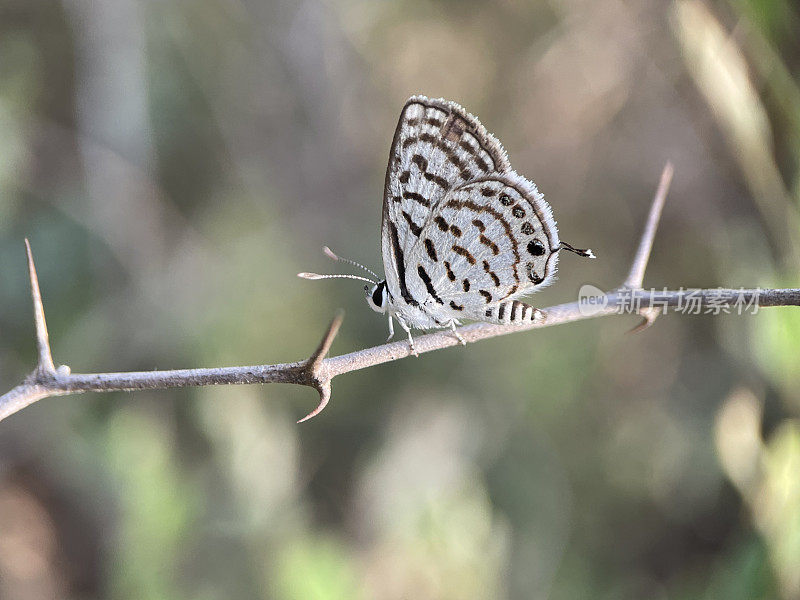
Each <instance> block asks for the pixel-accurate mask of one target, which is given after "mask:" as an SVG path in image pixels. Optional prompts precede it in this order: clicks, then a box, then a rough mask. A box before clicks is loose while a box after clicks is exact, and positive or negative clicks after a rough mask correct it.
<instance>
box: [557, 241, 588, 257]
mask: <svg viewBox="0 0 800 600" xmlns="http://www.w3.org/2000/svg"><path fill="white" fill-rule="evenodd" d="M558 249H559V250H569V251H570V252H574V253H575V254H577V255H578V256H585V257H586V258H597V257H596V256H595V255H594V252H592V249H591V248H575V247H574V246H571V245H570V244H568V243H567V242H561V243H560V244H559V245H558Z"/></svg>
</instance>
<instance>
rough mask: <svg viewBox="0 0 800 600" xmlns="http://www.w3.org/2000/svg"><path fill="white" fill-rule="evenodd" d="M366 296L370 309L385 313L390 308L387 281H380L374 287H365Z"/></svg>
mask: <svg viewBox="0 0 800 600" xmlns="http://www.w3.org/2000/svg"><path fill="white" fill-rule="evenodd" d="M364 294H365V295H366V298H367V304H369V307H370V308H371V309H372V310H374V311H375V312H378V313H385V312H386V310H387V309H388V307H389V293H388V291H387V289H386V280H384V281H379V282H378V283H377V284H375V285H373V286H372V287H370V286H368V285H365V286H364Z"/></svg>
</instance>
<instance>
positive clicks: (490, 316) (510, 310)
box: [486, 300, 541, 325]
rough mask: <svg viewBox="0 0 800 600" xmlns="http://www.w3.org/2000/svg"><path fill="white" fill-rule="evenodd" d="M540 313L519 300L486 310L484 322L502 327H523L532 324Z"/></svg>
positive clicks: (502, 303)
mask: <svg viewBox="0 0 800 600" xmlns="http://www.w3.org/2000/svg"><path fill="white" fill-rule="evenodd" d="M538 315H541V311H539V310H538V309H536V308H534V307H532V306H531V305H530V304H525V303H524V302H520V301H519V300H509V301H507V302H501V303H500V304H497V305H496V306H492V307H490V308H487V309H486V320H487V321H493V322H495V323H500V324H503V325H525V324H527V323H533V321H535V320H536V319H537V318H539V316H538Z"/></svg>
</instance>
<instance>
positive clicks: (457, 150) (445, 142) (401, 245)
mask: <svg viewBox="0 0 800 600" xmlns="http://www.w3.org/2000/svg"><path fill="white" fill-rule="evenodd" d="M558 244H559V241H558V233H557V229H556V225H555V222H554V221H553V218H552V215H551V212H550V207H549V205H548V204H547V203H546V202H545V201H544V199H543V197H542V195H541V194H540V193H539V192H538V190H537V189H536V186H535V185H534V184H533V183H532V182H530V181H528V180H527V179H525V178H524V177H521V176H520V175H518V174H517V173H516V172H515V171H513V170H512V169H511V166H510V164H509V162H508V159H507V157H506V153H505V151H504V150H503V148H502V146H501V145H500V143H499V141H498V140H497V139H496V138H494V137H493V136H492V135H491V134H489V133H488V132H487V131H486V130H485V129H484V127H483V126H482V125H481V124H480V122H479V121H478V120H477V119H476V118H475V117H473V116H472V115H470V114H469V113H467V112H466V111H464V109H462V108H461V107H460V106H458V105H457V104H455V103H453V102H449V101H446V100H441V99H438V100H431V99H428V98H425V97H421V96H417V97H412V98H411V99H409V101H408V102H407V103H406V105H405V107H404V109H403V112H402V114H401V116H400V121H399V123H398V126H397V130H396V132H395V137H394V140H393V143H392V149H391V152H390V157H389V166H388V169H387V173H386V187H385V192H384V210H383V226H382V247H383V248H382V249H383V261H384V266H385V270H386V280H387V286H388V289H389V291H390V293H391V294H392V296H393V298H394V299H395V302H396V303H397V304H398V306H399V307H400V309H401V310H400V313H401V316H404V317H405V318H406V319H407V320H408V321H409V322H410V323H411V324H414V325H415V326H417V327H425V326H430V325H431V324H438V325H442V324H446V323H448V322H449V321H451V320H453V319H460V318H469V319H477V320H483V321H495V322H508V321H509V319H512V318H514V316H515V315H516V316H518V317H519V318H523V317H525V316H526V314H527V316H531V313H530V307H527V305H524V304H522V303H521V302H517V301H516V298H517V297H519V296H521V295H523V294H525V293H528V292H530V291H532V289H533V288H535V287H538V286H543V285H546V284H547V283H549V282H550V281H551V280H552V278H553V276H554V275H555V270H556V263H557V260H558V253H557V251H556V249H557V248H558ZM403 309H404V310H403ZM526 310H527V311H528V312H527V313H526ZM420 313H421V314H423V315H425V316H426V317H429V321H432V323H431V322H429V323H427V324H426V323H425V319H422V318H416V319H415V318H414V316H418V317H419V314H420Z"/></svg>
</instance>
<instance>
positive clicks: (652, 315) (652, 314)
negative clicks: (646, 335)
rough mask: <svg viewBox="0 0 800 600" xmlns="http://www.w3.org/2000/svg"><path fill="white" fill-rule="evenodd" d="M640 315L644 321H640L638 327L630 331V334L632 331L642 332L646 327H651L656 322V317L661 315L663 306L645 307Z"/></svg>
mask: <svg viewBox="0 0 800 600" xmlns="http://www.w3.org/2000/svg"><path fill="white" fill-rule="evenodd" d="M639 315H640V316H641V317H642V322H641V323H639V324H638V325H637V326H636V327H634V328H633V329H631V330H630V331H628V333H629V334H632V333H640V332H642V331H644V330H645V329H647V328H649V327H650V326H651V325H652V324H653V323H655V322H656V319H657V318H658V317H659V316H660V315H661V308H660V307H658V308H655V307H652V306H651V307H650V308H643V309H641V310H640V311H639Z"/></svg>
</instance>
